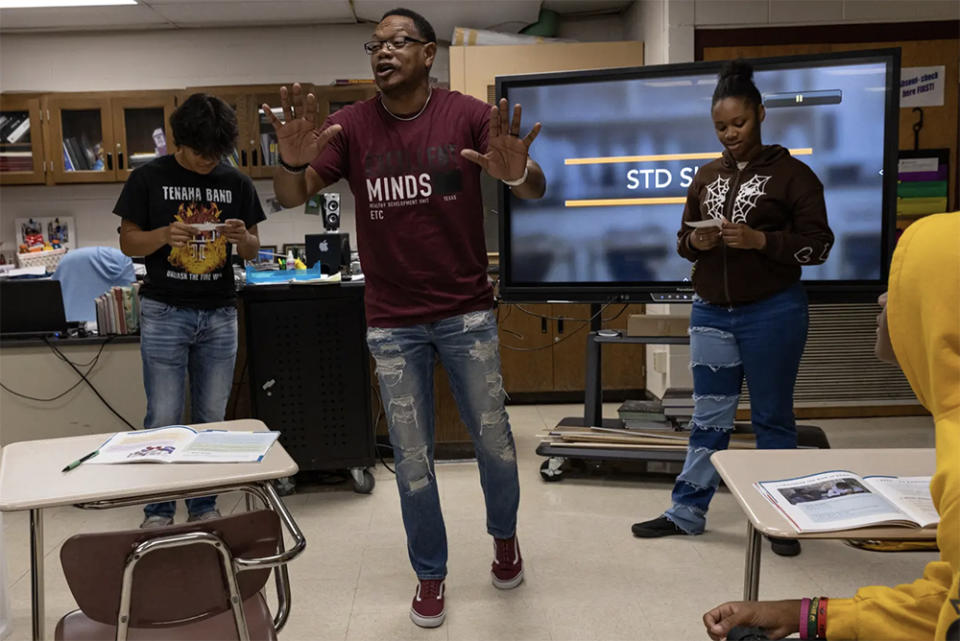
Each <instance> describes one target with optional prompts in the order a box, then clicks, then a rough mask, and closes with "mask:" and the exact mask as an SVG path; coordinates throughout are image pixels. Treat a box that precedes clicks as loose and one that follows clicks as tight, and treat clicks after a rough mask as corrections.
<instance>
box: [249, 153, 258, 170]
mask: <svg viewBox="0 0 960 641" xmlns="http://www.w3.org/2000/svg"><path fill="white" fill-rule="evenodd" d="M250 161H251V164H252V165H253V166H254V167H256V166H257V150H256V149H254V150H253V151H251V152H250Z"/></svg>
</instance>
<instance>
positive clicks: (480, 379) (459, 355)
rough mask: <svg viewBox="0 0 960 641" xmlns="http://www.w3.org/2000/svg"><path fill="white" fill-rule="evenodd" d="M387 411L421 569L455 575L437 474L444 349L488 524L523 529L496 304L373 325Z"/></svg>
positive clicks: (499, 533)
mask: <svg viewBox="0 0 960 641" xmlns="http://www.w3.org/2000/svg"><path fill="white" fill-rule="evenodd" d="M367 345H368V346H369V347H370V353H371V354H372V355H373V357H374V359H375V360H376V363H377V378H378V379H379V381H380V392H381V396H382V399H383V406H384V408H385V411H386V415H387V423H388V426H389V431H390V443H391V444H392V445H393V456H394V461H395V462H396V469H397V488H398V489H399V491H400V508H401V511H402V514H403V526H404V528H405V529H406V533H407V552H408V553H409V555H410V563H411V564H412V565H413V569H414V571H415V572H416V573H417V577H418V578H420V579H442V578H444V577H445V576H446V575H447V534H446V530H445V528H444V524H443V514H442V513H441V510H440V496H439V493H438V490H437V479H436V476H435V474H434V463H433V445H434V443H433V439H434V415H433V367H434V360H435V359H436V358H437V357H439V358H440V362H441V363H442V364H443V366H444V368H445V369H446V371H447V376H448V377H449V379H450V387H451V389H452V390H453V395H454V398H455V399H456V401H457V406H458V407H459V409H460V416H461V418H463V422H464V423H466V425H467V428H468V430H469V431H470V437H471V438H472V439H473V446H474V449H475V451H476V455H477V465H478V466H479V468H480V485H481V487H482V488H483V495H484V499H485V502H486V508H487V532H488V533H490V534H491V535H492V536H494V537H496V538H509V537H511V536H513V535H514V533H515V532H516V529H517V507H518V506H519V503H520V485H519V481H518V477H517V454H516V447H515V446H514V442H513V434H512V433H511V431H510V422H509V419H508V417H507V412H506V409H505V407H504V398H505V396H506V394H505V393H504V390H503V376H502V375H501V372H500V352H499V345H500V343H499V339H498V338H497V323H496V318H495V317H494V314H493V312H491V311H481V312H471V313H469V314H464V315H462V316H454V317H451V318H447V319H444V320H441V321H437V322H434V323H427V324H423V325H412V326H408V327H397V328H376V327H371V328H369V329H368V330H367Z"/></svg>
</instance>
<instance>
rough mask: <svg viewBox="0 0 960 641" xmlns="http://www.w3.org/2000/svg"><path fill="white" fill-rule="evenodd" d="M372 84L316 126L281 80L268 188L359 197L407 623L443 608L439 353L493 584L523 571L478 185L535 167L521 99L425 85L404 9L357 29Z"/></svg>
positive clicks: (415, 33)
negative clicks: (472, 471) (467, 446)
mask: <svg viewBox="0 0 960 641" xmlns="http://www.w3.org/2000/svg"><path fill="white" fill-rule="evenodd" d="M364 49H365V50H366V51H367V53H368V54H369V55H370V65H371V67H372V69H373V73H374V78H375V81H376V84H377V88H378V89H379V90H380V94H379V95H378V96H376V97H374V98H372V99H370V100H367V101H364V102H360V103H357V104H354V105H351V106H349V107H346V108H344V109H341V110H339V111H337V112H336V113H335V114H333V115H331V116H330V117H329V118H327V121H326V122H325V123H324V124H323V125H322V126H321V127H320V128H317V126H316V122H315V114H316V98H315V97H314V96H313V95H310V94H308V95H307V96H306V98H305V99H304V98H303V96H302V90H301V88H300V86H299V85H294V86H293V91H292V98H293V100H292V104H291V100H290V96H288V93H287V89H286V87H282V88H281V89H280V100H281V103H282V106H283V114H284V122H282V123H281V122H280V120H279V119H278V118H277V117H276V116H274V115H273V112H272V111H271V110H270V108H269V106H268V105H263V108H264V113H265V114H266V116H267V117H268V118H269V119H270V120H271V122H272V123H273V126H274V128H275V129H276V131H277V136H278V138H279V151H280V164H281V165H282V167H283V170H282V171H278V172H277V173H276V175H275V178H274V188H275V190H276V194H277V197H278V198H279V200H280V202H281V203H282V204H283V205H285V206H286V207H295V206H297V205H300V204H302V203H303V202H304V201H306V199H307V198H308V197H309V196H311V195H312V194H314V193H316V192H317V191H319V190H320V189H322V188H323V187H325V186H327V185H330V184H332V183H334V182H336V181H337V180H340V179H341V178H345V179H347V181H349V183H350V189H351V191H352V192H353V195H354V198H355V200H356V223H357V245H358V248H359V251H360V261H361V263H362V265H363V272H364V275H365V278H366V292H365V305H366V316H367V325H368V330H367V344H368V346H369V348H370V352H371V353H372V354H373V357H374V359H375V360H376V363H377V376H378V378H379V381H380V390H381V395H382V399H383V404H384V408H385V411H386V414H387V421H388V424H389V428H390V442H391V443H392V444H393V452H394V459H395V461H396V467H397V486H398V488H399V490H400V506H401V509H402V513H403V524H404V527H405V529H406V533H407V548H408V550H409V554H410V562H411V563H412V564H413V569H414V571H415V572H416V574H417V578H418V579H419V584H418V586H417V592H416V595H415V597H414V599H413V604H412V607H411V609H410V617H411V618H412V619H413V621H414V623H416V624H417V625H419V626H422V627H435V626H438V625H440V624H441V623H443V619H444V616H445V609H444V584H443V581H444V578H445V577H446V574H447V541H446V532H445V530H444V524H443V516H442V514H441V511H440V499H439V495H438V492H437V483H436V477H435V475H434V466H433V435H434V425H433V363H434V358H435V356H439V358H440V360H441V362H442V363H443V366H444V368H445V369H446V371H447V375H448V377H449V378H450V386H451V388H452V390H453V393H454V396H455V397H456V399H457V404H458V406H459V408H460V415H461V417H462V418H463V421H464V423H466V425H467V427H468V428H469V430H470V434H471V437H472V439H473V443H474V447H475V450H476V454H477V462H478V465H479V468H480V483H481V485H482V486H483V492H484V497H485V500H486V508H487V531H488V532H489V533H490V534H491V535H492V536H493V537H494V560H493V566H492V569H491V574H492V581H493V584H494V585H495V586H496V587H498V588H502V589H508V588H513V587H516V586H517V585H519V584H520V583H521V581H522V580H523V561H522V560H521V557H520V548H519V546H518V545H517V537H516V524H517V506H518V504H519V499H520V489H519V484H518V480H517V463H516V449H515V446H514V441H513V434H512V433H511V431H510V423H509V420H508V418H507V413H506V410H505V408H504V396H505V394H504V390H503V377H502V375H501V371H500V354H499V349H498V347H499V344H498V340H497V325H496V319H495V316H494V314H493V312H492V311H491V308H492V307H493V290H492V288H491V286H490V283H489V281H488V280H487V273H486V268H487V254H486V246H485V243H484V234H483V210H482V206H481V199H480V171H481V169H483V170H486V172H487V173H488V174H489V175H490V176H492V177H493V178H497V179H499V180H502V181H503V182H504V183H506V184H507V185H509V186H510V188H511V190H512V191H513V194H514V195H515V196H518V197H520V198H539V197H540V196H542V195H543V192H544V189H545V188H546V181H545V179H544V176H543V172H542V171H541V170H540V167H539V166H538V165H537V163H536V162H534V161H533V159H531V158H530V157H529V155H528V149H529V147H530V144H531V143H532V142H533V140H534V138H536V136H537V133H539V131H540V124H539V123H537V124H536V125H534V127H533V128H532V129H531V131H530V132H529V133H528V134H527V135H526V136H525V137H523V138H521V137H520V135H519V134H520V105H516V106H515V107H514V110H513V116H512V118H509V117H508V112H507V103H506V100H501V101H500V104H499V105H498V106H495V107H493V108H491V107H489V106H488V105H486V104H485V103H483V102H481V101H479V100H477V99H475V98H472V97H470V96H465V95H463V94H460V93H458V92H455V91H447V90H445V89H438V88H432V87H431V86H430V82H429V72H430V67H431V65H432V64H433V60H434V56H435V55H436V51H437V44H436V36H435V34H434V31H433V27H431V26H430V23H429V22H427V21H426V20H425V19H424V18H423V16H421V15H419V14H417V13H415V12H413V11H410V10H409V9H395V10H393V11H388V12H387V13H386V14H384V16H383V19H382V20H381V21H380V23H379V24H378V25H377V28H376V30H375V31H374V33H373V40H371V41H370V42H367V43H365V44H364Z"/></svg>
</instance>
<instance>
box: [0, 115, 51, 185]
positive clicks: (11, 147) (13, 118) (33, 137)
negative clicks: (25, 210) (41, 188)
mask: <svg viewBox="0 0 960 641" xmlns="http://www.w3.org/2000/svg"><path fill="white" fill-rule="evenodd" d="M42 130H43V118H42V115H41V111H40V99H39V98H38V97H26V96H3V99H2V101H0V185H6V184H21V185H26V184H36V183H42V182H43V181H44V173H45V172H44V160H45V156H44V153H43V135H42V133H41V132H42Z"/></svg>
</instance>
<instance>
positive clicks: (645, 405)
mask: <svg viewBox="0 0 960 641" xmlns="http://www.w3.org/2000/svg"><path fill="white" fill-rule="evenodd" d="M617 414H619V415H620V420H621V421H623V427H624V429H628V430H672V429H673V423H672V422H671V421H670V420H669V419H667V416H666V414H664V413H663V407H662V406H661V405H660V401H658V400H656V399H654V400H644V401H624V402H623V404H622V405H621V406H620V408H619V409H618V410H617Z"/></svg>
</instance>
